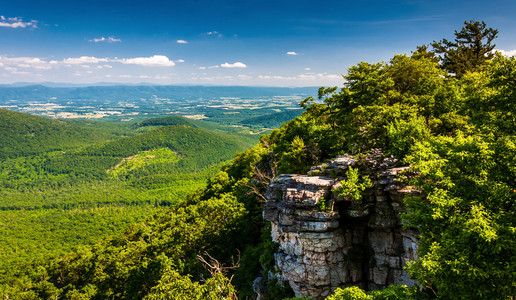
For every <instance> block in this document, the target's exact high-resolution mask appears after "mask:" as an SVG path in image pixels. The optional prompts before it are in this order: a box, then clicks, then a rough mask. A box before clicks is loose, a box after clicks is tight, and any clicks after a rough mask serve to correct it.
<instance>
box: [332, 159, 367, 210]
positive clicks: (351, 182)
mask: <svg viewBox="0 0 516 300" xmlns="http://www.w3.org/2000/svg"><path fill="white" fill-rule="evenodd" d="M358 171H359V170H358V169H354V168H353V167H349V169H348V171H347V172H346V177H347V178H346V179H345V180H341V181H340V186H339V187H338V188H336V189H335V190H334V192H335V193H337V194H338V195H339V196H340V197H343V198H345V199H346V198H350V200H351V201H353V202H354V203H356V204H358V203H360V201H361V200H362V197H363V195H362V193H363V192H364V191H365V190H366V189H368V188H371V187H372V186H373V184H372V182H371V179H369V177H368V176H360V175H359V172H358Z"/></svg>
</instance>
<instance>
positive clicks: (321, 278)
mask: <svg viewBox="0 0 516 300" xmlns="http://www.w3.org/2000/svg"><path fill="white" fill-rule="evenodd" d="M357 165H360V166H361V168H362V169H364V166H365V169H366V170H367V171H366V172H369V177H370V178H371V180H372V183H373V185H372V187H371V188H368V189H367V190H365V191H364V197H363V199H362V200H361V202H360V203H356V202H353V201H352V199H349V198H343V197H340V196H338V195H337V194H336V193H335V192H334V191H333V190H335V189H336V188H337V187H338V186H339V184H340V183H339V182H340V181H341V180H343V179H346V171H347V170H348V168H349V167H350V166H353V167H355V166H357ZM406 169H407V167H399V166H397V161H396V159H393V158H381V154H380V153H376V156H375V154H372V155H370V156H368V157H366V158H362V159H361V160H360V162H359V159H357V158H355V157H351V156H341V157H338V158H336V159H335V160H333V161H330V162H328V163H326V164H323V165H320V166H317V167H313V168H312V170H311V171H310V172H309V173H308V175H292V174H288V175H280V176H278V177H277V178H276V179H275V180H274V182H272V183H271V184H270V185H269V187H268V189H267V193H266V196H267V199H268V202H267V204H266V205H265V209H264V218H265V220H267V221H270V222H271V225H272V232H271V235H272V239H273V241H274V242H276V243H278V244H279V248H278V251H277V252H276V253H275V254H274V257H275V261H276V266H277V268H278V269H279V271H280V274H281V275H279V276H280V278H282V279H283V280H287V281H288V283H289V284H290V286H291V287H292V289H293V290H294V292H295V295H296V297H311V298H313V299H324V298H325V297H326V296H327V295H329V294H330V293H331V292H332V291H333V290H334V289H336V288H338V287H347V286H352V285H358V286H360V287H361V288H363V289H367V290H371V289H382V288H384V287H387V286H388V285H390V284H407V285H413V284H414V282H413V281H412V280H411V279H410V277H409V276H408V274H407V273H406V272H405V271H404V270H403V266H404V265H405V264H406V263H407V262H408V261H411V260H414V259H415V258H416V250H417V249H416V248H417V242H418V239H417V232H415V231H413V230H410V229H404V228H403V227H402V222H401V219H400V214H401V213H402V212H404V207H403V198H404V197H405V196H406V195H407V194H412V193H417V191H414V190H413V189H411V188H410V187H407V186H405V185H404V184H403V183H402V182H401V180H399V179H398V174H399V172H400V171H404V170H406ZM320 201H325V202H326V203H327V207H332V208H331V209H330V210H328V211H318V210H317V209H316V208H317V207H321V206H320V205H318V203H319V202H320ZM319 204H320V203H319Z"/></svg>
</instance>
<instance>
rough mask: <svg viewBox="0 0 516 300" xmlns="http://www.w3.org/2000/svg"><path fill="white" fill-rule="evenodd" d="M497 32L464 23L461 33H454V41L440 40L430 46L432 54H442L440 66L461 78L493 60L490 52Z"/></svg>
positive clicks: (480, 23) (477, 24) (471, 23)
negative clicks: (432, 50)
mask: <svg viewBox="0 0 516 300" xmlns="http://www.w3.org/2000/svg"><path fill="white" fill-rule="evenodd" d="M497 34H498V30H496V29H493V28H486V23H484V22H483V21H482V22H479V21H473V20H471V21H469V22H467V21H465V22H464V27H462V29H461V31H455V40H454V41H453V42H452V41H448V40H447V39H442V40H441V41H439V42H436V41H434V42H433V43H432V44H431V45H432V47H433V48H434V52H435V53H438V54H442V62H441V65H442V67H443V69H445V70H446V71H448V72H450V73H453V74H455V75H456V76H457V77H462V76H463V75H464V74H466V72H473V71H477V70H478V68H479V67H481V66H482V65H483V64H484V63H485V62H487V61H489V60H490V59H491V58H493V53H492V50H493V49H494V47H495V44H491V42H492V41H493V40H494V39H495V38H496V35H497Z"/></svg>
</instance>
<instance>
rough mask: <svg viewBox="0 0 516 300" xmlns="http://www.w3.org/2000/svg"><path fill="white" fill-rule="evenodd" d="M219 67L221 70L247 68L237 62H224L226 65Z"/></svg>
mask: <svg viewBox="0 0 516 300" xmlns="http://www.w3.org/2000/svg"><path fill="white" fill-rule="evenodd" d="M220 66H221V67H223V68H247V65H246V64H244V63H241V62H239V61H237V62H235V63H232V64H230V63H227V62H226V63H223V64H221V65H220Z"/></svg>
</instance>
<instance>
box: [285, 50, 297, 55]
mask: <svg viewBox="0 0 516 300" xmlns="http://www.w3.org/2000/svg"><path fill="white" fill-rule="evenodd" d="M287 55H298V53H297V52H294V51H289V52H287Z"/></svg>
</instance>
